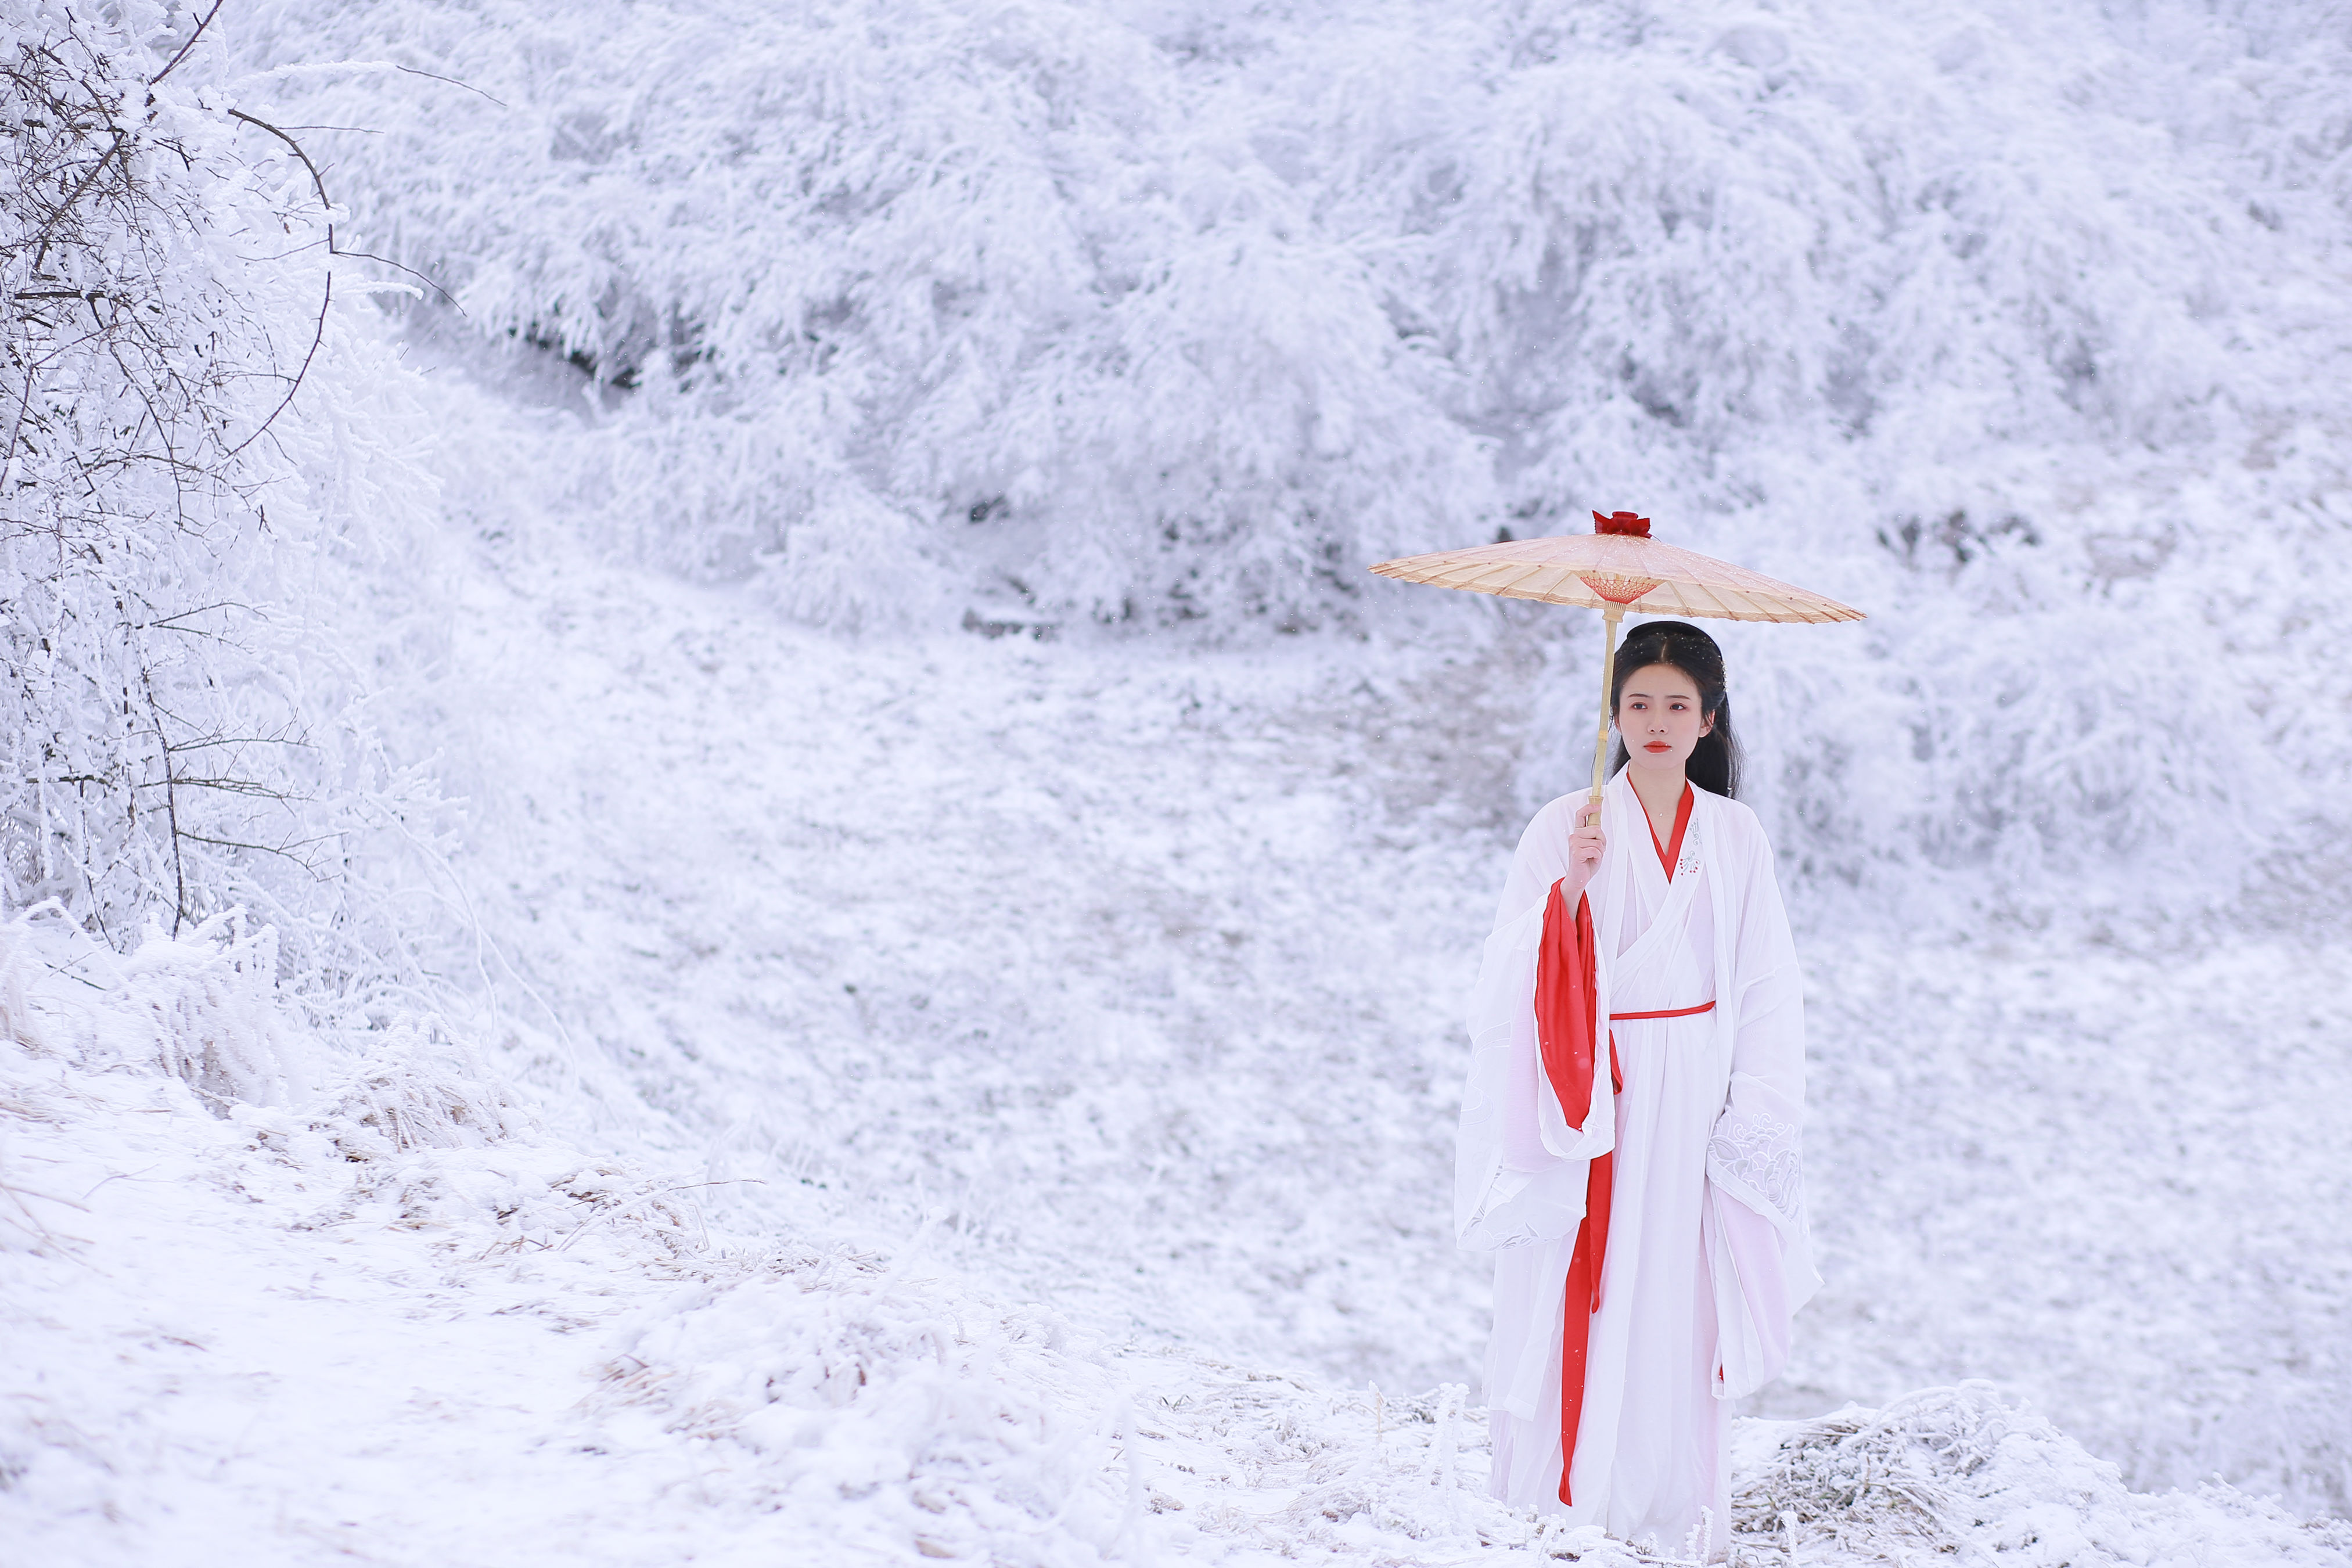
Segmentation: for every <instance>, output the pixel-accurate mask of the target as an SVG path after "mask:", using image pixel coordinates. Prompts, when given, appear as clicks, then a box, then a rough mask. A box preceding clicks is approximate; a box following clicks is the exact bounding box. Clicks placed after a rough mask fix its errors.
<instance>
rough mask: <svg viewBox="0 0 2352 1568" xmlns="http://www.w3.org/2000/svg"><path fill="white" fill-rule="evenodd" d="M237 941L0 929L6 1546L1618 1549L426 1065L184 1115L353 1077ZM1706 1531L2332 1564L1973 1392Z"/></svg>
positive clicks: (1393, 1399) (1606, 1557) (1777, 1459)
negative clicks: (225, 1070) (372, 1083)
mask: <svg viewBox="0 0 2352 1568" xmlns="http://www.w3.org/2000/svg"><path fill="white" fill-rule="evenodd" d="M252 952H253V939H250V938H240V937H237V936H236V935H235V934H234V933H233V932H229V931H225V930H223V931H207V932H205V933H201V934H199V935H195V936H191V937H186V938H183V939H180V940H178V941H172V940H169V939H165V938H161V937H156V938H152V939H151V940H150V941H149V942H147V943H146V944H145V945H143V946H142V948H141V949H140V950H139V951H138V952H137V953H136V954H135V955H134V956H133V959H132V961H131V963H128V964H123V965H120V966H114V965H112V964H111V963H110V960H109V959H108V957H107V956H106V955H105V954H103V953H101V952H94V951H92V950H91V949H89V945H88V944H87V942H80V941H77V940H75V939H73V938H72V937H71V936H70V935H69V934H68V933H67V932H65V931H61V930H59V929H58V923H57V922H55V921H47V922H44V921H35V920H23V919H20V920H18V921H15V922H13V923H11V924H10V925H8V926H6V927H5V928H0V963H5V995H6V1005H7V1018H6V1023H7V1034H8V1038H7V1039H6V1040H5V1043H0V1110H5V1117H6V1120H5V1123H0V1125H5V1128H6V1130H7V1134H8V1135H7V1139H6V1142H5V1144H0V1221H4V1222H0V1258H4V1259H5V1263H6V1268H5V1273H0V1280H5V1296H0V1311H5V1314H6V1321H7V1324H8V1331H9V1343H10V1348H11V1354H10V1356H9V1357H8V1358H7V1361H6V1363H5V1368H0V1530H5V1535H6V1539H7V1540H8V1542H9V1544H10V1560H11V1561H23V1562H26V1563H35V1562H39V1563H66V1562H70V1563H88V1564H92V1565H101V1564H108V1563H125V1564H132V1563H135V1564H141V1565H142V1568H143V1565H148V1564H157V1565H166V1568H177V1565H180V1564H187V1565H191V1568H195V1565H210V1564H216V1563H222V1562H225V1561H230V1560H235V1561H238V1562H246V1563H256V1564H276V1563H326V1562H331V1561H351V1560H353V1559H356V1560H359V1561H362V1562H372V1563H399V1564H418V1565H425V1564H439V1563H474V1562H479V1563H499V1564H501V1565H502V1568H503V1565H514V1568H527V1565H529V1564H533V1563H567V1564H576V1563H597V1564H647V1565H652V1564H664V1563H681V1562H696V1563H772V1562H776V1561H780V1560H781V1561H784V1562H793V1563H919V1562H923V1561H927V1560H950V1561H974V1562H980V1561H984V1562H990V1563H1006V1564H1038V1565H1041V1568H1048V1565H1060V1564H1083V1563H1101V1562H1105V1561H1112V1562H1135V1563H1142V1562H1151V1561H1160V1560H1166V1559H1169V1558H1181V1559H1186V1560H1194V1561H1204V1562H1225V1563H1261V1562H1263V1563H1274V1562H1284V1561H1298V1560H1300V1559H1306V1560H1309V1561H1322V1562H1330V1563H1363V1564H1372V1563H1433V1564H1434V1563H1467V1562H1472V1561H1477V1562H1487V1561H1494V1560H1496V1559H1503V1560H1508V1561H1532V1560H1544V1559H1549V1558H1556V1557H1561V1556H1574V1557H1577V1558H1580V1560H1581V1561H1583V1562H1585V1563H1594V1564H1601V1565H1604V1568H1631V1564H1632V1563H1633V1562H1634V1561H1635V1557H1634V1556H1633V1553H1631V1552H1628V1551H1627V1549H1626V1548H1625V1547H1624V1546H1623V1545H1622V1543H1616V1542H1608V1541H1605V1540H1603V1539H1601V1538H1600V1537H1599V1536H1598V1534H1597V1533H1596V1532H1591V1531H1584V1532H1576V1533H1568V1532H1562V1531H1559V1530H1557V1529H1556V1528H1552V1527H1538V1526H1536V1525H1535V1524H1534V1523H1533V1521H1530V1520H1529V1519H1528V1518H1527V1517H1525V1516H1520V1515H1514V1514H1512V1513H1510V1512H1509V1511H1508V1510H1504V1509H1502V1508H1500V1507H1499V1506H1498V1505H1496V1504H1495V1503H1493V1502H1491V1501H1489V1500H1486V1498H1485V1497H1484V1496H1483V1495H1482V1487H1481V1481H1482V1478H1483V1470H1484V1463H1485V1460H1484V1453H1483V1450H1484V1424H1483V1422H1482V1421H1481V1420H1480V1419H1479V1414H1480V1413H1479V1412H1478V1411H1477V1410H1476V1409H1475V1405H1473V1404H1472V1403H1471V1400H1470V1398H1469V1396H1468V1394H1467V1391H1465V1389H1463V1388H1461V1387H1459V1386H1455V1385H1448V1386H1444V1387H1440V1388H1438V1389H1437V1390H1435V1391H1434V1392H1433V1393H1430V1394H1422V1395H1418V1396H1407V1397H1397V1396H1395V1395H1393V1394H1384V1393H1382V1392H1381V1391H1380V1390H1378V1389H1371V1390H1365V1389H1361V1388H1354V1389H1350V1388H1339V1387H1332V1386H1329V1385H1328V1384H1321V1383H1319V1382H1318V1380H1316V1379H1313V1378H1311V1377H1307V1376H1303V1375H1300V1374H1297V1373H1280V1372H1273V1371H1261V1370H1252V1369H1251V1368H1250V1367H1249V1366H1248V1365H1246V1364H1245V1363H1244V1364H1236V1363H1231V1362H1226V1361H1222V1360H1220V1359H1218V1358H1216V1357H1214V1356H1212V1355H1208V1354H1204V1353H1202V1352H1201V1351H1200V1350H1198V1349H1191V1348H1187V1347H1185V1346H1183V1345H1181V1344H1177V1343H1173V1342H1168V1341H1165V1340H1155V1339H1153V1338H1150V1337H1149V1336H1143V1337H1139V1336H1135V1335H1121V1336H1116V1337H1106V1336H1103V1335H1101V1334H1098V1333H1097V1332H1093V1331H1089V1330H1088V1329H1087V1328H1086V1327H1084V1326H1083V1325H1081V1324H1078V1323H1074V1322H1073V1321H1071V1319H1070V1318H1069V1317H1068V1316H1066V1314H1064V1313H1062V1312H1060V1311H1058V1310H1055V1308H1054V1307H1052V1306H1051V1305H1047V1304H1041V1303H1036V1302H1034V1301H1027V1300H1021V1299H1020V1298H1018V1297H1013V1296H1008V1295H1005V1294H1003V1293H1001V1292H999V1291H998V1290H995V1289H991V1288H989V1287H988V1286H986V1285H984V1284H982V1283H979V1282H976V1281H974V1280H973V1279H971V1278H969V1277H968V1276H966V1275H965V1274H964V1273H963V1272H962V1271H961V1270H960V1269H958V1268H956V1267H955V1266H954V1265H953V1263H952V1262H951V1261H950V1259H949V1258H947V1257H946V1256H945V1255H944V1253H943V1252H942V1251H941V1250H940V1248H939V1247H935V1246H934V1245H933V1243H934V1242H935V1241H937V1240H938V1239H940V1237H941V1236H942V1233H941V1232H940V1230H939V1229H938V1228H936V1227H925V1228H923V1229H921V1230H919V1231H918V1232H917V1233H916V1234H914V1235H913V1236H911V1237H896V1238H892V1239H890V1240H887V1241H882V1242H880V1243H879V1244H877V1242H876V1240H875V1239H874V1237H873V1236H872V1234H871V1233H868V1235H867V1236H866V1237H863V1238H861V1237H858V1236H857V1235H856V1232H855V1231H854V1230H852V1229H851V1228H849V1227H846V1226H842V1225H840V1224H838V1223H835V1222H834V1221H831V1220H829V1219H827V1218H826V1217H824V1215H821V1214H819V1213H818V1212H816V1209H815V1207H814V1205H808V1204H806V1203H804V1202H803V1203H794V1202H792V1201H784V1202H779V1203H776V1204H772V1205H770V1206H769V1208H768V1211H767V1218H768V1224H767V1225H766V1226H763V1227H762V1228H761V1233H759V1234H756V1235H752V1234H746V1233H743V1232H736V1233H732V1234H730V1232H729V1231H728V1230H727V1229H725V1228H724V1227H723V1226H718V1225H715V1224H713V1223H712V1222H711V1219H710V1217H709V1215H706V1214H705V1213H704V1212H703V1203H702V1200H703V1198H704V1197H705V1196H706V1195H707V1194H709V1192H711V1191H712V1190H714V1189H712V1188H710V1187H709V1186H707V1185H705V1184H703V1183H702V1182H700V1181H698V1180H696V1179H695V1178H694V1176H693V1173H690V1172H687V1171H683V1170H681V1169H679V1168H677V1167H676V1166H675V1165H667V1166H665V1165H664V1164H662V1163H630V1162H625V1161H619V1160H614V1159H613V1158H610V1157H603V1156H597V1155H593V1154H587V1153H583V1152H581V1151H580V1150H579V1149H578V1148H577V1147H576V1146H573V1145H571V1144H569V1143H568V1142H566V1140H564V1139H563V1138H562V1137H560V1136H557V1135H553V1134H551V1133H549V1132H548V1131H545V1130H544V1129H543V1128H542V1127H541V1126H540V1125H538V1124H536V1123H534V1122H533V1121H531V1119H530V1117H529V1116H528V1115H527V1113H525V1112H524V1111H523V1110H521V1108H520V1106H519V1105H518V1103H517V1099H516V1092H515V1090H514V1088H513V1086H511V1085H506V1084H501V1083H499V1081H497V1080H496V1079H494V1078H490V1077H487V1076H485V1075H483V1074H482V1073H481V1072H480V1071H479V1069H478V1067H476V1066H474V1065H473V1064H469V1063H467V1061H465V1060H464V1059H463V1058H462V1055H461V1054H458V1053H453V1052H450V1051H448V1050H446V1049H445V1050H441V1051H438V1052H432V1053H427V1054H425V1055H422V1056H420V1055H418V1054H416V1053H415V1052H413V1051H412V1052H409V1053H406V1054H404V1055H403V1056H401V1057H400V1058H398V1059H397V1060H395V1061H392V1062H379V1063H377V1064H375V1066H374V1068H373V1076H374V1077H375V1078H376V1079H380V1080H382V1082H383V1084H384V1085H390V1086H396V1087H395V1088H394V1089H392V1092H394V1093H395V1094H397V1095H398V1096H401V1097H404V1098H405V1099H407V1100H410V1101H412V1102H415V1101H419V1100H422V1101H426V1102H439V1103H447V1102H449V1101H451V1100H465V1101H467V1102H468V1103H474V1104H484V1105H489V1104H495V1105H498V1106H499V1107H500V1108H501V1110H500V1111H499V1118H498V1121H497V1125H498V1126H499V1128H500V1129H501V1130H502V1132H501V1135H499V1136H495V1137H485V1136H483V1132H484V1131H485V1128H486V1123H485V1122H484V1121H481V1120H478V1119H476V1120H474V1121H473V1124H472V1125H470V1126H469V1125H467V1124H466V1123H465V1122H463V1121H456V1122H451V1123H449V1124H447V1125H438V1126H437V1130H436V1123H435V1122H434V1121H432V1119H430V1118H429V1117H428V1118H422V1119H416V1120H414V1121H411V1122H410V1123H409V1125H412V1126H414V1127H415V1128H416V1129H417V1130H418V1132H419V1135H418V1136H416V1137H414V1138H395V1137H393V1136H390V1135H388V1134H387V1132H386V1126H387V1123H386V1122H385V1121H384V1120H383V1118H382V1117H381V1115H371V1114H370V1113H369V1112H368V1111H367V1110H363V1109H362V1108H360V1107H358V1106H356V1105H355V1103H354V1101H353V1100H352V1098H351V1097H350V1096H349V1095H348V1094H339V1093H338V1092H337V1091H336V1090H335V1089H333V1088H331V1087H322V1088H321V1089H319V1090H317V1091H314V1092H311V1093H309V1094H303V1095H297V1096H295V1097H293V1099H292V1102H291V1103H282V1104H265V1105H257V1104H254V1103H251V1102H249V1101H247V1100H242V1099H237V1098H235V1097H232V1096H224V1095H222V1094H220V1093H218V1092H217V1091H216V1090H213V1089H205V1087H204V1079H205V1076H206V1069H205V1068H204V1067H203V1066H202V1064H203V1063H204V1062H205V1060H206V1059H208V1058H209V1059H221V1060H226V1059H228V1058H237V1059H244V1060H257V1059H263V1058H268V1059H270V1060H275V1061H280V1062H286V1063H298V1062H305V1061H307V1062H309V1063H310V1064H313V1065H314V1066H315V1067H316V1068H318V1069H319V1076H320V1079H322V1081H323V1080H324V1079H326V1078H328V1077H329V1076H331V1073H332V1072H333V1071H336V1070H340V1071H341V1072H343V1073H344V1074H345V1075H346V1076H347V1077H367V1076H368V1075H369V1070H370V1069H367V1068H362V1069H361V1070H360V1071H358V1072H356V1073H354V1072H352V1068H351V1063H350V1059H349V1058H348V1057H347V1056H346V1054H345V1053H343V1052H341V1051H338V1050H336V1049H334V1048H332V1047H330V1046H329V1045H328V1044H327V1043H326V1042H324V1041H321V1040H320V1039H318V1038H316V1037H313V1036H310V1034H308V1033H307V1031H306V1029H305V1027H304V1026H303V1025H302V1023H301V1021H300V1020H299V1017H297V1016H295V1015H294V1014H293V1013H292V1012H291V1011H290V1010H287V1009H284V1008H282V1007H281V1006H280V1005H279V1004H278V1003H277V1001H276V1000H275V999H274V998H273V997H272V996H270V995H269V994H268V990H267V988H266V987H257V986H255V985H253V984H250V983H249V980H244V979H239V978H237V977H238V976H250V974H251V973H252V972H251V971H250V969H249V968H248V967H247V964H246V963H245V961H246V960H247V958H248V957H249V956H250V955H251V953H252ZM140 1042H145V1043H147V1044H152V1045H154V1046H156V1047H159V1049H158V1050H157V1051H155V1052H153V1053H150V1052H148V1051H147V1049H146V1047H145V1045H144V1044H140ZM335 1063H341V1067H340V1068H334V1067H331V1065H330V1064H335ZM247 1082H248V1083H250V1082H251V1080H249V1079H248V1080H247ZM269 1098H271V1099H277V1098H279V1097H278V1096H277V1095H275V1094H272V1095H271V1096H269ZM375 1103H376V1104H378V1105H379V1106H380V1105H381V1103H382V1101H381V1100H377V1101H376V1102H375ZM781 1195H782V1198H784V1199H785V1200H792V1199H793V1198H794V1197H795V1196H796V1194H794V1193H793V1192H791V1191H786V1192H784V1193H783V1194H781ZM1735 1511H1736V1515H1737V1517H1736V1519H1735V1521H1732V1522H1733V1524H1735V1525H1736V1526H1737V1527H1738V1531H1739V1532H1738V1533H1737V1534H1733V1535H1731V1536H1729V1537H1728V1539H1729V1542H1730V1545H1731V1547H1732V1550H1733V1552H1734V1553H1735V1557H1736V1560H1738V1561H1742V1562H1748V1563H1780V1562H1783V1561H1787V1560H1788V1559H1787V1557H1786V1556H1785V1555H1784V1552H1786V1551H1787V1550H1789V1549H1791V1548H1793V1549H1795V1550H1797V1551H1798V1552H1800V1553H1801V1560H1802V1561H1804V1562H1807V1563H1821V1564H1844V1563H1857V1564H1858V1563H1875V1562H1884V1561H1890V1560H1891V1561H1895V1562H1909V1561H1954V1560H1956V1561H1958V1562H1960V1563H1975V1562H1979V1561H1981V1562H1987V1563H1991V1562H1996V1561H1997V1562H2000V1563H2010V1564H2017V1565H2021V1568H2023V1565H2029V1564H2030V1565H2035V1568H2060V1565H2061V1564H2075V1565H2080V1564H2086V1563H2134V1564H2140V1565H2155V1564H2174V1563H2179V1564H2182V1565H2184V1568H2185V1565H2187V1564H2190V1563H2196V1564H2200V1565H2203V1568H2215V1565H2219V1564H2231V1565H2234V1564H2241V1563H2242V1564H2247V1565H2249V1568H2251V1565H2252V1564H2257V1563H2261V1564H2273V1563H2275V1564H2309V1565H2311V1568H2322V1565H2327V1564H2341V1563H2344V1562H2346V1561H2347V1559H2348V1558H2352V1536H2347V1534H2346V1532H2345V1531H2344V1530H2343V1529H2342V1527H2340V1526H2330V1527H2324V1528H2323V1527H2312V1526H2305V1525H2302V1524H2299V1523H2297V1522H2296V1521H2295V1520H2294V1518H2293V1517H2292V1516H2290V1515H2288V1514H2286V1513H2284V1512H2282V1511H2281V1510H2278V1509H2277V1508H2275V1507H2274V1506H2271V1505H2266V1504H2263V1503H2259V1502H2256V1501H2253V1500H2250V1499H2248V1498H2246V1497H2244V1496H2242V1494H2239V1493H2236V1492H2233V1491H2231V1490H2230V1489H2226V1488H2221V1487H2209V1488H2206V1489H2203V1490H2201V1491H2200V1492H2199V1493H2197V1494H2195V1495H2179V1494H2175V1495H2171V1496H2167V1497H2147V1496H2141V1495H2135V1494H2132V1493H2129V1492H2127V1491H2126V1490H2125V1489H2124V1488H2123V1487H2122V1486H2121V1484H2120V1483H2119V1480H2118V1479H2117V1477H2116V1471H2115V1469H2114V1467H2113V1466H2111V1465H2105V1464H2102V1463H2099V1462H2097V1461H2095V1460H2093V1459H2092V1458H2090V1457H2089V1456H2087V1455H2086V1454H2084V1452H2083V1451H2082V1450H2081V1448H2079V1447H2077V1446H2075V1445H2074V1443H2072V1442H2071V1441H2070V1440H2068V1439H2067V1438H2065V1437H2063V1436H2060V1435H2059V1434H2058V1433H2057V1432H2056V1431H2055V1430H2054V1429H2053V1428H2051V1427H2050V1426H2048V1425H2047V1424H2046V1423H2045V1422H2043V1421H2042V1420H2040V1419H2039V1418H2037V1417H2034V1416H2032V1415H2029V1414H2026V1413H2023V1412H2021V1411H2019V1410H2017V1409H2015V1408H2014V1407H2012V1406H2011V1405H2008V1404H2005V1403H2004V1402H2002V1401H2000V1399H1998V1398H1996V1397H1994V1396H1992V1395H1991V1394H1990V1393H1987V1392H1985V1391H1982V1390H1973V1391H1971V1390H1961V1391H1957V1392H1956V1391H1937V1392H1932V1393H1929V1394H1920V1395H1916V1396H1914V1397H1912V1398H1910V1399H1908V1400H1906V1401H1904V1402H1902V1403H1901V1404H1900V1405H1897V1406H1895V1407H1891V1408H1889V1409H1887V1410H1885V1411H1884V1412H1870V1411H1861V1410H1853V1409H1849V1410H1848V1411H1845V1412H1843V1413H1841V1414H1839V1415H1834V1416H1831V1417H1827V1418H1823V1419H1821V1420H1817V1421H1813V1422H1810V1423H1807V1422H1783V1423H1770V1422H1750V1423H1748V1424H1747V1426H1746V1427H1745V1428H1744V1430H1743V1431H1742V1433H1741V1434H1740V1437H1739V1481H1738V1499H1737V1504H1736V1510H1735ZM1662 1544H1663V1546H1664V1549H1665V1553H1666V1555H1667V1556H1668V1557H1677V1556H1678V1557H1683V1558H1689V1557H1693V1556H1695V1555H1698V1554H1700V1553H1702V1552H1703V1551H1704V1547H1705V1543H1703V1542H1699V1543H1679V1545H1678V1543H1662ZM1695 1546H1696V1547H1697V1548H1698V1549H1699V1550H1698V1552H1694V1550H1693V1548H1694V1547H1695ZM1657 1560H1658V1558H1656V1557H1654V1556H1653V1557H1650V1558H1645V1559H1643V1561H1657Z"/></svg>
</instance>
